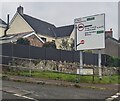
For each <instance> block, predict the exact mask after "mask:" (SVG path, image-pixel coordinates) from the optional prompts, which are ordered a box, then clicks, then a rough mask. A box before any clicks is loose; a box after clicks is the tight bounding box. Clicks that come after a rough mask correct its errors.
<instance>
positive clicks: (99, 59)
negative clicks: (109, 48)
mask: <svg viewBox="0 0 120 101" xmlns="http://www.w3.org/2000/svg"><path fill="white" fill-rule="evenodd" d="M98 67H99V78H100V79H102V70H101V69H102V68H101V50H100V49H99V50H98Z"/></svg>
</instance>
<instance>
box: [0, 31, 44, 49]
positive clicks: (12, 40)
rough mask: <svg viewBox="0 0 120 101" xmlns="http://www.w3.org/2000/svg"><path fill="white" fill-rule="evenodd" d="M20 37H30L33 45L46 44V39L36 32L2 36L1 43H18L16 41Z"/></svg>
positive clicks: (40, 45)
mask: <svg viewBox="0 0 120 101" xmlns="http://www.w3.org/2000/svg"><path fill="white" fill-rule="evenodd" d="M20 38H26V39H28V40H29V42H30V45H31V46H36V47H42V45H43V44H44V41H43V40H42V39H41V38H40V37H39V36H38V35H37V34H36V33H35V32H25V33H17V34H9V35H7V36H5V37H0V44H1V43H16V41H17V40H18V39H20Z"/></svg>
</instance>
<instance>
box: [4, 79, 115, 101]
mask: <svg viewBox="0 0 120 101" xmlns="http://www.w3.org/2000/svg"><path fill="white" fill-rule="evenodd" d="M2 86H3V87H2V88H3V99H31V100H38V99H107V98H109V97H110V96H112V95H114V94H115V93H116V91H112V90H99V89H91V88H75V87H62V86H53V85H40V84H32V83H23V82H14V81H3V82H2Z"/></svg>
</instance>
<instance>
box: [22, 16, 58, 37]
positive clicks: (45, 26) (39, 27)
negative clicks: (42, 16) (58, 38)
mask: <svg viewBox="0 0 120 101" xmlns="http://www.w3.org/2000/svg"><path fill="white" fill-rule="evenodd" d="M23 18H24V19H25V20H26V21H27V23H28V24H29V25H30V26H31V27H32V28H33V29H34V30H35V32H36V33H40V34H43V35H47V36H51V37H55V33H54V32H53V29H54V28H56V27H55V26H54V25H53V24H50V23H47V22H45V21H42V20H39V19H36V18H34V17H31V16H29V15H26V14H23Z"/></svg>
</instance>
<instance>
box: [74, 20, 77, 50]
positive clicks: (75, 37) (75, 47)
mask: <svg viewBox="0 0 120 101" xmlns="http://www.w3.org/2000/svg"><path fill="white" fill-rule="evenodd" d="M74 29H75V34H74V40H75V41H74V50H75V51H76V50H77V24H76V23H75V22H74Z"/></svg>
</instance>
